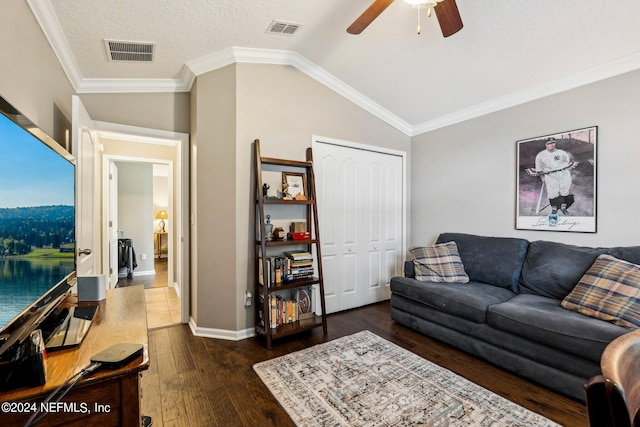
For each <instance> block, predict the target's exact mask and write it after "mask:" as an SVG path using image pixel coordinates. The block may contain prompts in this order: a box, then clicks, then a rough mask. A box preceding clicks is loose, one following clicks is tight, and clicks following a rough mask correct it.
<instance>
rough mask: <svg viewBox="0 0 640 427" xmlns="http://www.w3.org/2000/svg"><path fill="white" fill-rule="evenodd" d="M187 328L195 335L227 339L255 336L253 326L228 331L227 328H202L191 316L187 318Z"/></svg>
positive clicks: (237, 339)
mask: <svg viewBox="0 0 640 427" xmlns="http://www.w3.org/2000/svg"><path fill="white" fill-rule="evenodd" d="M189 328H191V333H193V335H195V336H197V337H204V338H215V339H221V340H228V341H240V340H243V339H246V338H251V337H253V336H255V330H254V329H253V328H247V329H243V330H240V331H230V330H227V329H217V328H202V327H199V326H198V325H197V324H196V322H195V320H194V319H193V317H190V318H189Z"/></svg>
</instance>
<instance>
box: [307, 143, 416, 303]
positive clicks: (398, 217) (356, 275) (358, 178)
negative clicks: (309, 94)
mask: <svg viewBox="0 0 640 427" xmlns="http://www.w3.org/2000/svg"><path fill="white" fill-rule="evenodd" d="M313 159H314V172H315V176H316V187H317V193H318V217H319V220H320V227H319V228H320V239H321V244H322V246H321V249H322V262H323V264H322V267H323V273H324V285H325V301H326V305H327V312H328V313H333V312H336V311H341V310H347V309H349V308H354V307H360V306H362V305H365V304H371V303H374V302H378V301H383V300H386V299H389V297H390V290H389V281H390V280H391V277H393V276H396V275H399V274H400V272H401V267H402V261H403V240H404V237H403V230H404V226H403V222H404V218H403V212H404V207H403V203H404V202H403V200H404V196H403V194H404V188H403V187H404V178H403V177H404V171H403V167H404V166H403V165H404V161H403V157H402V156H401V155H399V154H395V153H384V152H376V151H370V150H366V149H362V147H361V146H357V147H352V146H343V145H338V144H337V143H336V142H335V141H334V142H332V143H324V142H321V141H320V140H317V141H314V144H313Z"/></svg>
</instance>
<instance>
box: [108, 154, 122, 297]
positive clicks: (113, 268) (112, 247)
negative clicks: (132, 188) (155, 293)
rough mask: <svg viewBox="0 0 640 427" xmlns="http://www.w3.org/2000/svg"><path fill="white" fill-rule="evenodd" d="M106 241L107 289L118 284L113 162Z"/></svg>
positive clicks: (111, 163) (116, 199)
mask: <svg viewBox="0 0 640 427" xmlns="http://www.w3.org/2000/svg"><path fill="white" fill-rule="evenodd" d="M107 191H108V192H109V194H108V206H107V216H108V218H107V220H108V227H107V230H108V231H107V233H108V239H109V289H113V288H115V287H116V284H117V283H118V269H119V265H118V264H119V257H118V166H116V164H115V162H114V161H113V160H110V161H109V184H108V190H107Z"/></svg>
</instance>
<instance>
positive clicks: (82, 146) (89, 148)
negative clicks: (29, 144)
mask: <svg viewBox="0 0 640 427" xmlns="http://www.w3.org/2000/svg"><path fill="white" fill-rule="evenodd" d="M71 107H72V112H71V115H72V130H71V144H72V154H73V155H74V157H75V158H76V215H77V216H76V230H77V233H76V242H77V243H76V245H77V246H76V256H77V258H76V271H77V274H78V276H87V275H93V274H99V273H100V272H99V269H98V261H99V259H100V241H99V238H100V233H99V230H100V219H99V218H100V215H99V195H98V191H97V188H98V180H97V175H96V173H97V170H98V167H97V161H98V143H97V141H96V138H95V136H94V134H93V132H92V129H93V121H92V120H91V117H89V113H87V110H86V109H85V108H84V105H82V102H81V101H80V98H79V97H78V96H75V95H74V96H73V97H72V103H71Z"/></svg>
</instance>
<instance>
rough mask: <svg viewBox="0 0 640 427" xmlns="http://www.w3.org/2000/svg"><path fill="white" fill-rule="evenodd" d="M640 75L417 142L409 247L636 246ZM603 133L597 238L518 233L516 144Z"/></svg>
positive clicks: (439, 132) (516, 109)
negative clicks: (513, 243)
mask: <svg viewBox="0 0 640 427" xmlns="http://www.w3.org/2000/svg"><path fill="white" fill-rule="evenodd" d="M638 111H640V71H635V72H632V73H628V74H625V75H621V76H618V77H613V78H610V79H607V80H603V81H600V82H597V83H593V84H590V85H587V86H583V87H580V88H577V89H573V90H570V91H567V92H564V93H560V94H557V95H554V96H550V97H547V98H544V99H540V100H537V101H533V102H529V103H526V104H523V105H520V106H517V107H513V108H509V109H507V110H503V111H499V112H496V113H493V114H490V115H487V116H484V117H480V118H477V119H474V120H469V121H467V122H464V123H460V124H457V125H453V126H449V127H447V128H443V129H439V130H436V131H433V132H429V133H426V134H423V135H419V136H416V137H414V138H413V141H412V151H411V153H412V156H411V163H412V171H413V172H412V174H411V184H412V188H413V192H412V197H411V199H412V209H411V220H410V221H411V234H410V236H411V237H410V244H412V245H419V244H428V243H431V242H433V241H434V240H435V238H436V237H437V236H438V234H439V233H441V232H466V233H474V234H483V235H494V236H517V237H522V238H525V239H528V240H553V241H561V242H567V243H571V244H577V245H586V246H597V245H599V246H613V245H638V244H640V239H639V238H638V235H639V234H638V230H639V229H640V215H639V214H638V212H640V195H639V193H638V191H637V190H636V187H637V183H638V182H640V168H639V167H638V165H640V141H639V135H640V133H639V132H638V128H636V125H637V123H636V121H637V115H638ZM588 126H598V169H597V179H598V189H597V191H598V201H597V216H598V218H597V219H598V221H597V228H598V231H597V233H595V234H594V233H566V232H535V231H524V230H515V206H516V141H517V140H522V139H527V138H532V137H536V136H539V135H547V134H551V133H556V132H562V131H568V130H573V129H579V128H583V127H588Z"/></svg>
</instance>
